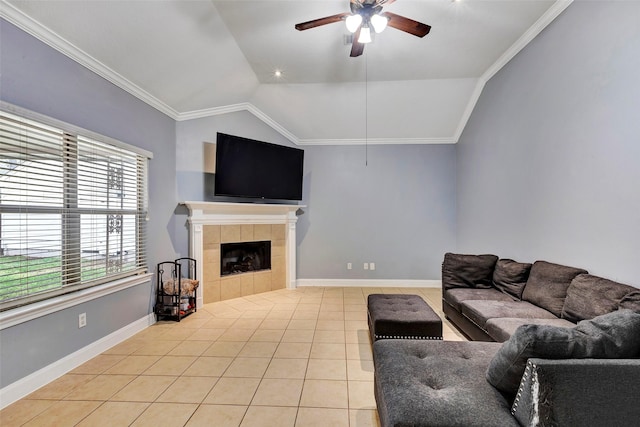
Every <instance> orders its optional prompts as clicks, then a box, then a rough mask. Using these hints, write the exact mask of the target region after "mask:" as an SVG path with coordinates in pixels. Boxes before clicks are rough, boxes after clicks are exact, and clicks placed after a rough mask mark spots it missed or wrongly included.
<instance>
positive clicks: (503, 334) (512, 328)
mask: <svg viewBox="0 0 640 427" xmlns="http://www.w3.org/2000/svg"><path fill="white" fill-rule="evenodd" d="M531 324H535V325H550V326H558V327H561V328H573V327H574V326H576V324H575V323H571V322H569V321H568V320H566V319H558V318H557V317H556V318H553V319H519V318H514V317H496V318H493V319H489V320H487V323H485V329H486V330H487V334H489V336H491V338H493V339H494V340H496V341H497V342H505V341H506V340H508V339H509V338H510V337H511V335H513V334H514V333H515V332H516V329H518V327H520V326H522V325H531Z"/></svg>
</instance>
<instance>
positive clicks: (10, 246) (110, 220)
mask: <svg viewBox="0 0 640 427" xmlns="http://www.w3.org/2000/svg"><path fill="white" fill-rule="evenodd" d="M88 133H89V132H87V134H88ZM104 139H105V140H108V139H107V138H104ZM138 151H139V150H135V151H134V150H132V149H129V148H127V146H126V145H125V144H122V143H119V144H112V143H109V142H104V141H99V140H98V139H97V138H95V135H91V137H90V136H86V135H82V134H81V133H80V132H78V130H77V129H75V128H73V127H72V126H69V127H68V128H65V127H64V126H61V125H60V123H56V125H55V126H52V125H50V124H45V123H41V122H39V121H36V120H31V119H27V118H24V117H20V116H18V115H15V114H12V113H8V112H4V111H0V272H1V273H0V310H4V309H8V308H12V307H15V306H18V305H23V304H27V303H31V302H34V301H38V300H42V299H45V298H50V297H53V296H57V295H60V294H64V293H68V292H72V291H75V290H78V289H82V288H86V287H89V286H94V285H98V284H102V283H105V282H108V281H111V280H114V279H118V278H122V277H125V276H130V275H135V274H139V273H143V272H145V271H146V249H145V236H146V233H145V226H146V221H145V219H146V215H147V200H146V194H147V192H146V188H147V182H146V177H147V162H148V158H147V156H145V155H143V154H140V153H139V152H138Z"/></svg>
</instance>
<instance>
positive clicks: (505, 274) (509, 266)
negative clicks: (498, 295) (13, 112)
mask: <svg viewBox="0 0 640 427" xmlns="http://www.w3.org/2000/svg"><path fill="white" fill-rule="evenodd" d="M530 271H531V264H528V263H522V262H516V261H514V260H512V259H499V260H498V262H497V263H496V267H495V269H494V270H493V286H495V288H496V289H498V290H499V291H502V292H504V293H506V294H509V295H511V296H513V297H516V298H518V299H522V291H523V290H524V286H525V285H526V284H527V279H528V278H529V272H530Z"/></svg>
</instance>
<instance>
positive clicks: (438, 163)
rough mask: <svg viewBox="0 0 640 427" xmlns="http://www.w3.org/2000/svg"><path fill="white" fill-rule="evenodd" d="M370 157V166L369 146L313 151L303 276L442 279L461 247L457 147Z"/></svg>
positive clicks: (301, 237)
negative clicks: (451, 254)
mask: <svg viewBox="0 0 640 427" xmlns="http://www.w3.org/2000/svg"><path fill="white" fill-rule="evenodd" d="M367 151H368V155H367V158H368V162H367V164H365V147H364V146H348V147H326V146H314V147H308V148H307V149H306V151H305V171H306V176H305V179H306V182H305V192H304V193H305V200H304V204H306V205H308V208H307V209H305V214H304V215H302V216H300V217H299V219H298V278H299V279H405V280H406V279H412V280H424V279H427V280H429V279H439V278H440V268H441V267H440V266H441V263H442V256H443V254H444V252H446V251H452V250H455V244H456V240H455V235H456V226H455V203H456V200H455V179H456V175H455V169H456V161H455V147H454V146H453V145H422V146H417V145H416V146H413V145H405V146H382V145H374V146H369V147H368V150H367ZM348 262H351V263H353V270H347V263H348ZM365 262H375V264H376V270H375V271H370V270H364V269H363V263H365Z"/></svg>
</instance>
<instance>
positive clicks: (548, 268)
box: [510, 261, 587, 317]
mask: <svg viewBox="0 0 640 427" xmlns="http://www.w3.org/2000/svg"><path fill="white" fill-rule="evenodd" d="M586 272H587V271H586V270H583V269H581V268H575V267H567V266H565V265H560V264H553V263H550V262H546V261H536V262H535V263H533V266H532V267H531V273H530V274H529V279H528V280H527V285H526V286H525V287H524V292H523V293H522V299H523V300H525V301H529V302H530V303H533V304H535V305H537V306H539V307H542V308H544V309H546V310H549V311H550V312H552V313H553V314H555V315H556V316H557V317H560V316H561V314H562V307H563V306H564V299H565V297H566V296H567V288H568V287H569V285H570V284H571V281H572V280H573V278H574V277H576V276H577V275H578V274H583V273H586ZM510 317H514V316H510Z"/></svg>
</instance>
